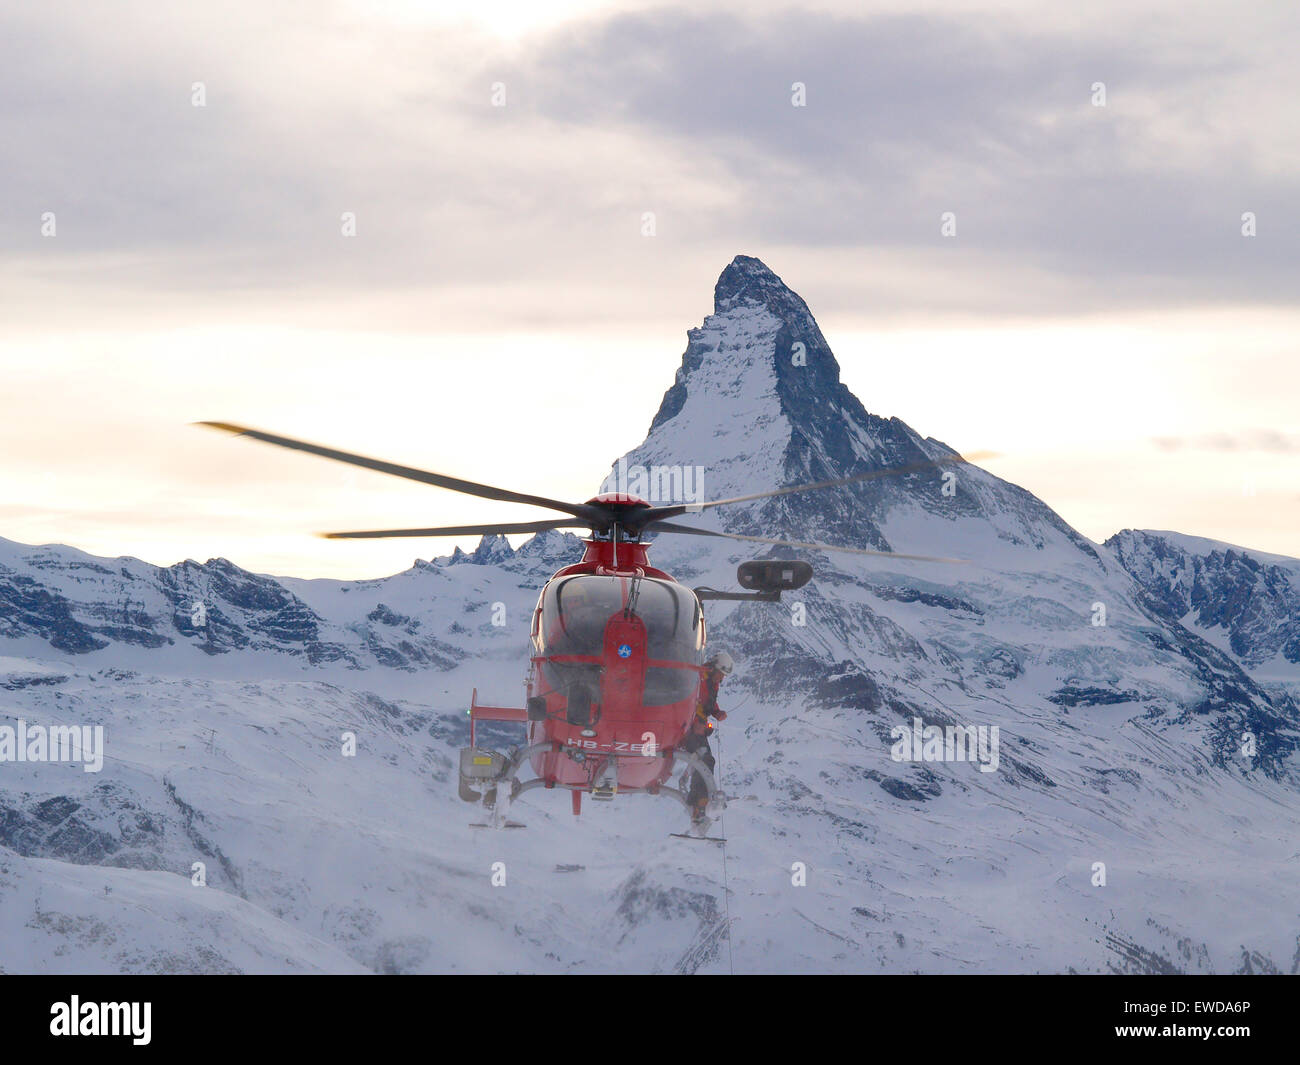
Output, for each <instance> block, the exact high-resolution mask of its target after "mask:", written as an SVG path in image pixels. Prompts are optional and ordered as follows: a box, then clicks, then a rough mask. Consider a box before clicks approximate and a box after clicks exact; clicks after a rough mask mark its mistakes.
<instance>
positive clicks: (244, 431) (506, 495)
mask: <svg viewBox="0 0 1300 1065" xmlns="http://www.w3.org/2000/svg"><path fill="white" fill-rule="evenodd" d="M197 424H198V425H204V426H207V427H208V428H209V429H220V430H221V431H222V432H226V433H234V434H235V435H236V436H250V437H252V438H253V439H254V440H260V441H262V442H263V443H264V444H274V445H275V446H276V447H284V448H289V449H290V450H292V451H305V452H307V453H308V454H310V455H319V456H320V457H321V458H326V459H333V460H334V461H335V462H346V463H347V464H348V465H350V466H362V467H364V468H365V469H368V470H374V471H376V472H377V473H388V474H392V475H393V476H394V477H404V478H405V479H406V480H408V481H420V482H421V483H422V484H431V485H434V486H436V487H438V488H447V489H450V490H451V491H453V492H463V493H464V494H465V495H471V496H479V497H480V498H482V499H496V500H500V501H501V502H503V503H527V504H529V505H531V506H534V507H546V508H547V509H548V510H558V511H560V512H562V513H564V514H572V515H573V516H574V517H576V518H582V519H583V520H584V521H596V522H600V523H608V521H609V517H608V515H606V514H605V513H604V512H603V511H600V510H598V509H597V508H596V507H589V506H587V505H586V504H585V503H563V502H561V501H560V500H558V499H547V498H546V497H545V496H533V495H525V494H524V493H522V492H511V491H509V490H508V489H505V488H496V487H494V486H492V485H490V484H477V483H476V482H474V481H463V480H461V479H460V478H459V477H447V476H445V475H444V474H441V473H432V472H430V471H429V470H418V469H415V468H414V467H412V466H399V465H398V464H397V463H395V462H384V461H383V460H382V459H371V458H366V457H365V456H364V455H354V454H352V453H351V452H348V451H336V450H335V449H334V448H331V447H322V446H321V445H319V444H309V443H307V442H305V441H303V440H294V439H292V438H291V437H287V436H276V435H274V434H273V433H264V432H262V431H260V430H258V429H249V428H247V427H246V426H243V425H232V424H230V423H229V422H198V423H197Z"/></svg>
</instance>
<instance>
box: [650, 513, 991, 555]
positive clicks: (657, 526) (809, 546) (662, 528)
mask: <svg viewBox="0 0 1300 1065" xmlns="http://www.w3.org/2000/svg"><path fill="white" fill-rule="evenodd" d="M645 531H647V532H675V533H689V534H690V535H692V536H719V537H721V538H722V539H724V540H745V541H747V542H749V543H753V544H772V545H773V546H774V547H801V548H803V549H804V550H806V551H842V552H845V553H847V554H850V555H875V556H877V557H879V558H902V559H907V560H909V561H912V562H953V563H957V564H959V565H960V564H965V563H967V562H969V561H970V559H968V558H936V557H934V556H933V555H904V554H901V553H899V552H897V551H870V550H868V549H867V548H865V547H837V546H836V545H835V544H813V543H805V542H803V541H801V540H772V539H769V538H768V537H766V536H744V535H742V534H740V533H724V532H715V531H714V530H712V529H695V528H692V527H691V526H689V525H678V524H677V523H676V522H675V521H655V522H651V523H650V524H649V525H647V526H646V527H645Z"/></svg>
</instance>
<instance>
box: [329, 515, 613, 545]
mask: <svg viewBox="0 0 1300 1065" xmlns="http://www.w3.org/2000/svg"><path fill="white" fill-rule="evenodd" d="M585 528H588V523H587V522H585V521H570V520H568V519H566V518H558V519H556V520H555V521H508V522H503V523H498V524H496V525H444V526H443V527H442V528H440V529H375V530H373V531H369V532H329V533H320V534H319V535H320V536H321V537H323V538H324V539H326V540H383V539H389V538H392V537H399V536H479V535H483V536H498V535H501V536H504V535H505V534H506V533H528V532H531V533H538V532H548V531H549V530H551V529H585Z"/></svg>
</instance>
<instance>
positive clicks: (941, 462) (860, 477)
mask: <svg viewBox="0 0 1300 1065" xmlns="http://www.w3.org/2000/svg"><path fill="white" fill-rule="evenodd" d="M996 457H997V452H995V451H976V452H974V453H972V454H971V455H970V456H962V455H954V456H953V457H952V458H946V459H934V460H933V461H927V462H913V463H910V464H909V465H907V466H891V467H890V468H889V469H884V470H870V471H868V472H867V473H855V474H853V475H852V476H850V477H837V478H835V479H834V480H832V481H816V482H813V483H812V484H796V485H791V486H789V487H788V488H774V489H772V490H771V491H768V492H753V493H751V494H749V495H744V496H732V497H731V498H730V499H714V500H712V501H711V502H708V503H674V504H671V505H669V506H663V507H649V508H648V509H646V510H642V511H638V512H637V515H636V516H637V519H638V520H644V521H645V522H647V523H648V522H652V521H657V520H659V519H660V518H675V517H677V516H678V515H679V514H686V513H688V512H692V511H697V510H707V509H709V508H710V507H721V506H726V505H727V504H728V503H748V502H750V501H751V500H755V499H771V498H772V497H773V496H785V495H791V494H792V493H794V492H814V491H818V490H819V489H822V488H838V487H839V486H841V485H846V484H859V483H861V482H862V481H874V480H876V479H877V478H880V477H892V476H894V475H895V474H900V473H917V472H919V471H921V470H933V469H937V468H938V467H940V466H957V465H961V464H963V463H968V462H971V461H972V460H974V459H991V458H996ZM679 531H680V530H679Z"/></svg>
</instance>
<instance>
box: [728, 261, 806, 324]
mask: <svg viewBox="0 0 1300 1065" xmlns="http://www.w3.org/2000/svg"><path fill="white" fill-rule="evenodd" d="M744 304H753V305H761V306H763V307H766V308H767V309H768V310H769V311H771V312H772V313H773V314H775V315H776V317H778V318H780V319H782V320H783V321H789V320H790V319H791V318H794V319H796V320H797V319H800V318H809V319H811V317H812V315H811V314H810V313H809V311H808V305H807V304H806V303H804V301H803V300H801V299H800V298H799V296H798V295H797V294H796V293H795V292H794V291H793V290H792V289H790V288H789V287H788V286H787V285H786V284H785V282H784V281H782V280H781V279H780V278H779V277H777V275H776V274H775V273H773V272H772V270H771V269H770V268H769V267H768V265H767V264H766V263H765V262H763V261H762V260H761V259H756V258H754V257H753V256H752V255H737V256H736V257H735V258H734V259H732V260H731V262H730V263H729V264H728V265H727V268H726V269H725V270H723V271H722V273H721V274H720V275H719V277H718V283H717V285H715V286H714V289H713V309H714V313H715V314H724V313H726V312H727V311H730V310H733V309H735V308H737V307H740V306H742V305H744Z"/></svg>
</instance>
